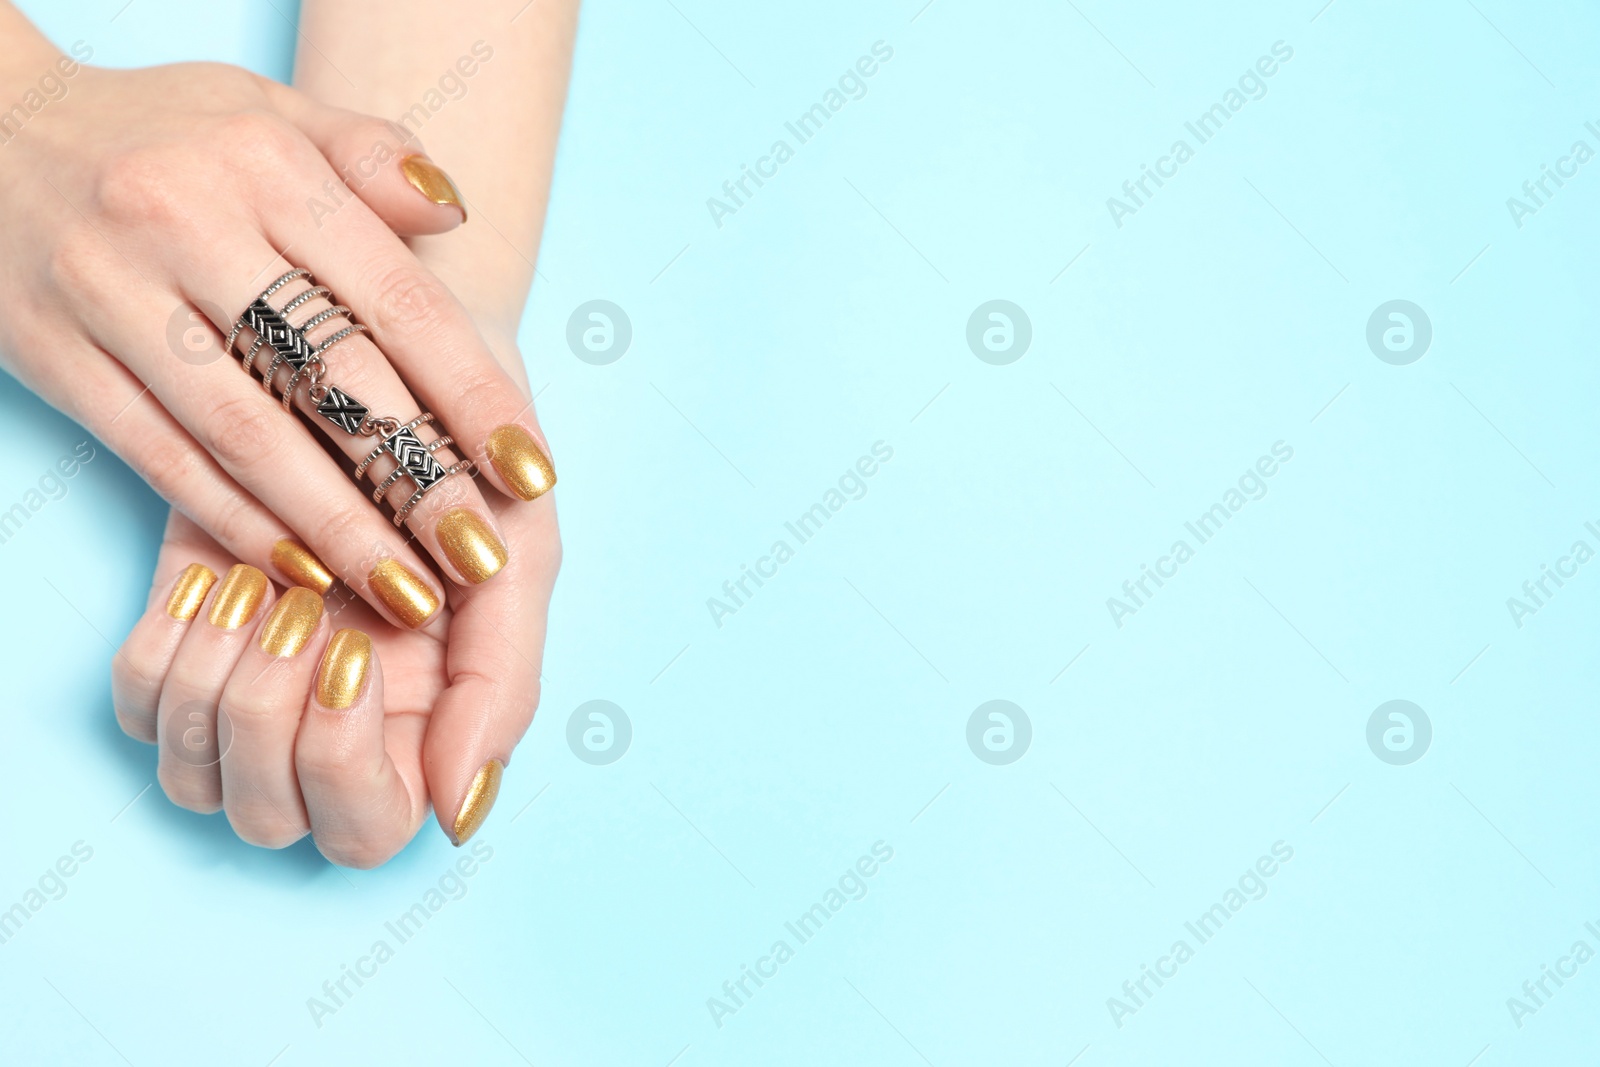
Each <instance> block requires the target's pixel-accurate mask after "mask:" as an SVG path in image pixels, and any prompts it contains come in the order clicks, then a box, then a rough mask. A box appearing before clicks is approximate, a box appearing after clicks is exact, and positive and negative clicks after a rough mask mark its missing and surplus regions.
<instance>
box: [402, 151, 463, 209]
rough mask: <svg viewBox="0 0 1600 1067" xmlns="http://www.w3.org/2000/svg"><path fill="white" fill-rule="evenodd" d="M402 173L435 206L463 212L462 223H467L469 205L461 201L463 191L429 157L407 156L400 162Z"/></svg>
mask: <svg viewBox="0 0 1600 1067" xmlns="http://www.w3.org/2000/svg"><path fill="white" fill-rule="evenodd" d="M400 173H402V174H404V175H405V176H406V181H408V182H410V183H411V185H412V187H413V188H415V189H416V190H417V192H419V193H421V194H422V195H423V196H425V197H427V198H428V199H429V200H432V201H433V202H434V203H435V204H448V205H449V206H450V207H453V208H456V209H457V210H459V211H460V212H461V221H462V222H466V221H467V205H466V204H464V203H462V201H461V190H459V189H457V188H456V183H455V182H453V181H451V180H450V175H448V174H446V173H445V172H444V171H443V170H441V169H439V165H438V164H437V163H435V162H434V161H433V160H431V159H429V158H428V157H427V156H407V157H406V158H405V159H402V160H401V161H400Z"/></svg>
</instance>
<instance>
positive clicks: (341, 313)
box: [225, 267, 477, 526]
mask: <svg viewBox="0 0 1600 1067" xmlns="http://www.w3.org/2000/svg"><path fill="white" fill-rule="evenodd" d="M302 280H303V281H305V282H306V285H307V288H305V289H304V290H302V291H301V292H299V293H296V294H295V295H294V296H293V297H291V298H290V299H289V300H288V301H286V302H285V303H284V304H283V306H282V307H274V306H273V305H272V304H271V303H270V302H269V298H270V297H272V296H273V295H275V294H276V293H278V292H280V291H281V290H283V289H284V288H285V287H286V286H289V285H291V284H293V283H294V282H296V281H302ZM317 299H326V300H328V301H329V303H330V304H331V306H330V307H328V308H325V309H323V310H322V311H318V312H316V313H315V314H312V315H311V316H310V317H308V318H306V319H305V321H303V322H300V323H293V322H291V321H290V320H289V316H290V314H291V313H292V312H294V311H296V310H298V309H299V308H301V307H303V306H304V305H306V304H309V303H311V302H312V301H314V300H317ZM338 318H343V319H345V320H346V325H344V326H342V327H340V328H339V329H337V330H335V331H334V332H333V333H331V334H329V335H328V336H327V337H325V338H323V339H322V340H321V341H318V342H315V343H313V342H312V341H311V340H310V339H309V336H308V335H309V334H310V333H311V332H312V331H313V330H316V329H318V328H319V327H321V326H323V325H325V324H327V323H329V322H331V321H333V320H334V319H338ZM246 330H248V331H250V332H251V333H252V334H254V338H253V339H252V340H251V342H250V344H249V346H248V348H247V350H246V352H245V354H244V355H243V356H242V357H241V359H240V364H241V367H242V368H243V370H244V371H245V373H246V374H251V375H253V374H254V372H255V364H256V357H257V356H259V355H260V353H261V349H262V348H263V347H266V348H270V349H271V350H272V359H271V361H270V362H269V363H268V364H267V368H266V370H265V371H263V372H262V378H261V385H262V388H264V389H265V390H267V391H268V392H269V393H270V392H273V391H274V389H273V381H274V379H275V378H276V377H277V374H278V371H279V370H280V369H282V368H283V367H285V366H287V367H288V368H289V369H290V374H289V379H288V381H287V382H285V383H284V386H283V389H282V391H281V394H280V395H281V397H282V400H283V408H284V410H285V411H289V410H291V409H292V408H293V407H294V398H295V390H296V388H297V387H298V386H299V384H300V383H301V382H302V381H304V382H307V383H308V388H307V395H308V397H309V399H310V400H311V403H312V405H313V407H314V409H315V410H316V412H317V414H319V415H321V416H322V417H323V418H325V419H327V420H328V421H329V422H331V423H333V424H334V425H335V426H337V427H339V429H341V430H343V431H344V432H345V433H347V434H350V435H351V436H353V437H356V436H359V437H373V436H376V437H377V438H378V445H377V447H376V448H374V449H373V450H372V451H371V453H369V454H368V455H367V457H366V458H365V459H363V460H361V462H360V463H358V464H356V467H355V470H354V472H353V477H354V478H355V480H356V482H357V483H358V484H359V483H360V482H361V481H362V479H363V477H364V476H365V475H366V473H367V471H368V469H369V468H371V466H372V464H373V463H375V462H376V461H377V460H378V459H379V458H380V457H381V456H383V455H385V454H387V455H388V456H390V457H391V458H392V459H394V461H395V468H394V470H392V471H390V472H389V473H388V474H387V475H385V476H384V478H383V479H382V481H381V482H379V484H378V486H377V488H376V489H375V490H374V491H373V493H372V499H373V502H374V503H381V502H382V501H383V499H384V497H385V495H386V494H387V493H388V492H389V490H391V489H393V488H394V486H395V485H396V484H397V483H398V482H399V481H400V479H401V478H409V479H411V483H412V486H413V490H412V493H411V495H410V497H408V498H407V500H406V501H405V503H404V504H402V505H400V506H399V507H398V508H396V509H395V515H394V524H395V525H396V526H400V525H402V524H403V523H404V522H405V521H406V517H407V516H408V515H410V514H411V511H412V509H414V508H415V507H416V506H417V504H419V503H420V502H421V500H422V498H423V497H424V496H426V495H427V494H428V493H429V492H430V491H431V490H432V489H434V487H436V486H438V485H439V484H440V483H441V482H444V481H445V480H446V479H448V478H450V477H451V476H453V475H456V474H460V473H463V472H465V473H466V474H467V475H468V476H469V477H470V476H471V475H473V474H475V473H476V469H477V468H476V465H475V464H474V463H473V462H472V461H471V460H469V459H463V460H459V461H457V462H455V463H453V464H451V465H450V466H449V467H446V466H444V465H443V464H442V463H440V462H439V460H438V459H437V458H435V456H434V453H436V452H438V451H440V450H442V449H445V448H449V447H451V446H452V445H453V444H454V443H455V439H454V438H452V437H450V436H449V435H448V434H443V433H439V434H438V435H437V436H436V437H435V438H434V439H433V440H431V441H424V440H422V439H421V438H420V437H418V436H417V433H416V431H417V429H418V428H419V427H422V426H425V425H428V424H429V423H432V422H433V421H434V417H433V413H432V412H426V411H425V412H423V413H422V414H420V415H418V416H417V417H416V418H414V419H412V420H411V421H409V422H406V423H401V422H400V421H399V420H398V419H395V418H390V417H377V416H374V415H373V414H372V412H371V409H370V408H368V407H367V405H365V404H363V403H361V401H359V400H357V399H356V398H355V397H353V396H351V395H350V394H349V393H346V392H344V391H343V390H342V389H340V388H339V387H338V386H336V385H333V384H331V383H328V382H325V381H323V378H324V376H326V375H327V373H328V363H327V361H326V360H325V359H324V358H323V357H324V356H325V355H326V354H327V352H328V351H329V350H330V349H332V348H334V347H335V346H337V345H339V344H342V343H343V342H345V341H348V340H349V339H350V338H352V337H355V336H356V335H358V334H362V333H366V332H368V331H367V328H366V327H365V326H363V325H362V324H361V323H359V322H356V321H355V320H354V318H352V317H351V311H350V308H348V307H346V306H345V305H343V304H340V303H338V302H337V301H336V299H335V298H334V295H333V291H332V290H331V289H329V288H328V287H327V286H324V285H318V284H317V282H316V279H315V278H313V277H312V275H311V272H310V271H309V270H307V269H305V268H304V267H297V268H295V269H293V270H290V271H288V272H286V273H284V274H283V275H282V276H280V277H279V278H277V279H276V280H274V281H273V283H272V284H271V285H269V286H267V288H266V289H264V290H262V292H261V294H260V295H259V296H257V297H256V298H255V300H253V301H251V303H250V306H249V307H247V308H245V310H244V311H243V312H242V313H241V314H240V315H239V317H238V318H237V319H236V320H235V321H234V324H233V329H232V330H231V331H230V332H229V333H228V343H227V348H226V349H225V351H232V350H233V346H234V344H235V343H236V342H237V341H238V340H239V338H240V337H241V335H243V334H244V332H245V331H246ZM435 432H437V431H435Z"/></svg>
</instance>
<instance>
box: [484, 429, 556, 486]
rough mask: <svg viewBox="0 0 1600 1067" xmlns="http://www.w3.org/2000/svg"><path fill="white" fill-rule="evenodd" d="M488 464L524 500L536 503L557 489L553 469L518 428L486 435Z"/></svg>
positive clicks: (526, 434) (532, 441)
mask: <svg viewBox="0 0 1600 1067" xmlns="http://www.w3.org/2000/svg"><path fill="white" fill-rule="evenodd" d="M486 451H487V452H488V453H489V462H490V463H493V464H494V469H495V470H497V471H499V472H500V477H502V478H504V479H505V480H506V483H507V484H508V485H510V486H511V491H512V492H514V493H516V494H517V495H518V496H520V497H521V498H522V499H524V500H537V499H538V498H539V497H541V496H544V495H545V494H546V493H548V492H549V491H550V490H552V489H554V488H555V487H556V469H555V468H554V467H552V466H551V465H550V457H548V456H546V455H545V454H544V453H543V452H541V451H540V450H539V446H538V445H537V444H536V443H535V442H534V440H533V437H532V435H531V434H529V433H528V431H527V430H524V429H523V428H522V427H521V426H515V425H512V426H502V427H500V428H499V429H498V430H495V431H494V432H493V433H491V434H490V435H489V443H488V445H487V447H486Z"/></svg>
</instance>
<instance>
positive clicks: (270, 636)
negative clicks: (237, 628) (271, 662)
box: [260, 585, 322, 656]
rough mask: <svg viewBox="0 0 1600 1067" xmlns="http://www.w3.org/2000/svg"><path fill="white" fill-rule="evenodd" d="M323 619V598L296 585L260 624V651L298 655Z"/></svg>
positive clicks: (282, 654)
mask: <svg viewBox="0 0 1600 1067" xmlns="http://www.w3.org/2000/svg"><path fill="white" fill-rule="evenodd" d="M321 621H322V598H321V597H320V596H318V595H317V594H316V593H313V592H312V591H311V590H309V589H306V588H303V587H302V586H298V585H297V586H294V587H293V588H291V589H290V590H289V591H288V592H286V593H284V594H283V597H282V598H281V599H280V600H279V601H278V602H277V604H275V605H273V608H272V614H270V615H268V616H267V621H266V623H265V624H263V625H262V627H261V639H260V644H261V651H263V652H266V653H269V654H271V655H274V656H298V655H299V654H300V650H301V649H303V648H305V647H306V643H307V642H309V641H310V640H311V637H312V635H313V634H315V633H316V632H317V624H318V623H320V622H321Z"/></svg>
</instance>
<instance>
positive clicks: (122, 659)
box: [111, 652, 157, 745]
mask: <svg viewBox="0 0 1600 1067" xmlns="http://www.w3.org/2000/svg"><path fill="white" fill-rule="evenodd" d="M152 673H154V672H153V671H145V670H141V669H140V665H139V664H137V663H134V662H133V661H132V660H130V659H129V657H128V654H127V653H126V652H122V653H119V654H118V655H117V657H116V659H115V660H114V661H113V662H112V664H111V691H112V692H113V693H114V694H116V698H115V699H114V700H113V701H112V708H113V710H114V711H115V712H116V715H117V725H118V726H121V727H122V732H123V733H125V734H127V735H128V736H129V737H131V738H133V739H134V740H136V741H143V742H144V743H145V744H147V745H148V744H154V743H155V739H156V717H155V714H154V713H153V711H152V710H151V709H153V708H154V706H155V698H156V696H157V693H156V689H155V685H154V683H152V682H151V681H149V677H150V675H151V674H152Z"/></svg>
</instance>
